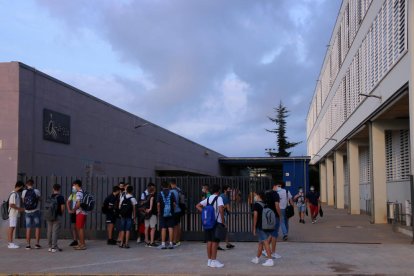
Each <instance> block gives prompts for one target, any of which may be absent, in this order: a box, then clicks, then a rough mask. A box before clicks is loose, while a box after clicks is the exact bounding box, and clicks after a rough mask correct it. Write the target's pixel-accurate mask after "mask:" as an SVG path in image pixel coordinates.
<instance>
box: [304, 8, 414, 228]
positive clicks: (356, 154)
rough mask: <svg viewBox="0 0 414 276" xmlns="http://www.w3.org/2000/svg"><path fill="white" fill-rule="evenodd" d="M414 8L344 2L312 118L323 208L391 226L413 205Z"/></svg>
mask: <svg viewBox="0 0 414 276" xmlns="http://www.w3.org/2000/svg"><path fill="white" fill-rule="evenodd" d="M413 22H414V1H409V0H344V1H343V2H342V6H341V9H340V12H339V14H338V18H337V21H336V24H335V27H334V30H333V33H332V37H331V40H330V43H329V45H328V49H327V53H326V56H325V59H324V62H323V65H322V69H321V72H320V75H319V78H318V80H317V84H316V87H315V91H314V95H313V99H312V102H311V105H310V107H309V112H308V116H307V148H308V149H307V150H308V155H310V156H311V164H318V165H319V168H320V180H321V187H320V190H321V191H320V192H321V200H322V201H323V202H326V203H327V204H328V205H333V206H335V207H336V208H347V209H348V210H349V213H351V214H359V213H361V212H366V213H368V214H371V218H372V219H371V220H372V222H373V223H385V222H386V221H387V202H400V203H401V202H402V203H404V201H405V200H410V199H411V195H410V175H411V174H412V172H413V165H414V160H413V158H414V154H413V149H412V147H411V146H410V144H411V145H413V144H414V136H413V134H412V132H411V131H410V129H411V128H413V127H414V117H412V116H411V115H412V114H413V115H414V100H413V99H414V98H413V97H412V95H411V93H412V92H411V91H413V89H414V87H413V83H414V56H413V44H414V40H413V36H414V33H413V30H414V24H413Z"/></svg>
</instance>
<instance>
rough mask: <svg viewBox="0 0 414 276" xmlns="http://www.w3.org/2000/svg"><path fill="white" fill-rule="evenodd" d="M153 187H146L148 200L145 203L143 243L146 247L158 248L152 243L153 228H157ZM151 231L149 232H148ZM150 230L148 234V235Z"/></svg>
mask: <svg viewBox="0 0 414 276" xmlns="http://www.w3.org/2000/svg"><path fill="white" fill-rule="evenodd" d="M155 191H156V190H155V186H150V187H148V192H149V199H148V201H147V202H146V203H145V221H144V223H145V243H146V245H145V246H146V247H156V246H158V245H157V244H156V243H155V242H154V238H155V227H156V226H157V201H156V198H155V196H156V194H155ZM150 229H151V230H150ZM148 230H150V233H148Z"/></svg>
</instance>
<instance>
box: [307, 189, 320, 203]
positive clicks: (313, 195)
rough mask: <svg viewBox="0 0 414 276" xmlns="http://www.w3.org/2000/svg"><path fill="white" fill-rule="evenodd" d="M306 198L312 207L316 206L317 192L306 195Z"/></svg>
mask: <svg viewBox="0 0 414 276" xmlns="http://www.w3.org/2000/svg"><path fill="white" fill-rule="evenodd" d="M306 198H307V199H308V201H309V202H310V203H311V204H312V205H318V201H319V193H317V192H309V193H307V194H306Z"/></svg>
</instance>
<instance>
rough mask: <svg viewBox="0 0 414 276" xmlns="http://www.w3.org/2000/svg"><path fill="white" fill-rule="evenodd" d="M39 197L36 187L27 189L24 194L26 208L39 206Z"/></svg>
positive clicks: (30, 208)
mask: <svg viewBox="0 0 414 276" xmlns="http://www.w3.org/2000/svg"><path fill="white" fill-rule="evenodd" d="M38 202H39V198H38V197H37V194H36V192H35V190H34V189H27V190H26V193H25V195H24V208H25V209H26V210H29V211H30V210H35V209H36V208H37V203H38Z"/></svg>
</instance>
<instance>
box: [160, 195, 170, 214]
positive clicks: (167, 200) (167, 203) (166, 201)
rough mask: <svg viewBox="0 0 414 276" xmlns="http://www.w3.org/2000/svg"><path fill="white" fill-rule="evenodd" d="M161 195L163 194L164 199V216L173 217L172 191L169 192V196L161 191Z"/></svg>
mask: <svg viewBox="0 0 414 276" xmlns="http://www.w3.org/2000/svg"><path fill="white" fill-rule="evenodd" d="M160 193H161V196H162V201H163V202H164V213H163V215H162V216H163V217H164V218H166V217H171V216H172V214H171V191H169V192H168V196H167V198H166V197H165V195H164V192H163V191H161V192H160Z"/></svg>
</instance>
